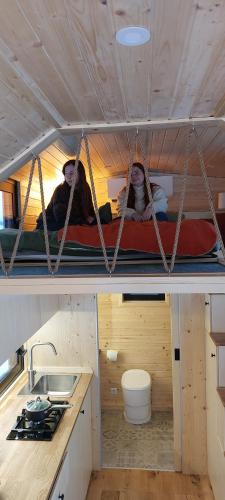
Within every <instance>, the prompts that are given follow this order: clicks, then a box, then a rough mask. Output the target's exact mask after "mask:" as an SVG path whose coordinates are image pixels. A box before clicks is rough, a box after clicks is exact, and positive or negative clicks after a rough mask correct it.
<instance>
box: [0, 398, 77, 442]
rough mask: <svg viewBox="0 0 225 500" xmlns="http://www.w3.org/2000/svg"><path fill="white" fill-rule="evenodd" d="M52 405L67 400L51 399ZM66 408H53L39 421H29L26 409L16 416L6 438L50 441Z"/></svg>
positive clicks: (65, 402) (64, 402)
mask: <svg viewBox="0 0 225 500" xmlns="http://www.w3.org/2000/svg"><path fill="white" fill-rule="evenodd" d="M51 403H52V405H57V404H60V405H62V404H67V403H68V401H62V400H60V401H52V400H51ZM65 410H66V408H55V407H54V409H52V410H51V411H50V413H49V414H48V416H47V417H45V418H44V419H43V420H41V421H40V422H32V421H29V420H28V419H27V417H26V410H25V409H23V410H22V413H21V415H18V416H17V418H16V423H15V426H14V427H13V428H12V429H11V431H10V433H9V434H8V436H7V438H6V439H9V440H14V439H16V440H20V441H51V439H52V437H53V434H54V432H55V431H56V429H57V427H58V425H59V422H60V420H61V418H62V416H63V414H64V412H65Z"/></svg>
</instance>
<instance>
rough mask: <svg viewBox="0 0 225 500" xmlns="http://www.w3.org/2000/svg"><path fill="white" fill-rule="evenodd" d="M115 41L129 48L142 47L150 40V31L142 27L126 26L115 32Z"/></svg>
mask: <svg viewBox="0 0 225 500" xmlns="http://www.w3.org/2000/svg"><path fill="white" fill-rule="evenodd" d="M116 40H117V42H118V43H120V44H121V45H127V46H129V47H134V46H136V45H143V44H144V43H146V42H148V41H149V40H150V31H149V30H148V29H147V28H143V27H142V26H127V27H126V28H122V29H121V30H119V31H117V33H116Z"/></svg>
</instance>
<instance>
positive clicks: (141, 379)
mask: <svg viewBox="0 0 225 500" xmlns="http://www.w3.org/2000/svg"><path fill="white" fill-rule="evenodd" d="M121 386H122V391H123V400H124V407H125V408H124V417H125V420H126V421H127V422H130V423H131V424H145V423H146V422H149V420H150V418H151V404H150V401H151V377H150V375H149V373H148V372H146V371H145V370H137V369H133V370H127V371H126V372H124V373H123V375H122V379H121Z"/></svg>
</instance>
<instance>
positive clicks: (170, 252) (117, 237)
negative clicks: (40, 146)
mask: <svg viewBox="0 0 225 500" xmlns="http://www.w3.org/2000/svg"><path fill="white" fill-rule="evenodd" d="M192 134H193V136H194V138H195V142H196V148H197V152H198V156H199V162H200V167H201V171H202V177H203V180H204V183H205V187H206V192H207V196H208V201H209V207H210V210H211V213H212V220H213V223H214V225H212V224H210V223H209V222H207V221H201V220H196V219H195V220H190V219H189V220H182V213H183V204H184V197H185V189H186V179H187V174H188V167H189V158H188V155H187V157H186V160H185V162H184V172H183V187H182V192H181V199H180V207H179V212H178V214H177V221H176V222H174V223H172V222H158V221H157V220H156V214H155V213H154V210H152V217H153V218H152V220H151V221H148V222H145V223H143V222H142V223H136V222H134V221H125V217H124V214H122V216H121V219H119V220H115V221H112V222H111V223H110V224H105V225H102V224H101V220H100V216H99V210H98V206H97V201H96V193H95V186H94V179H93V173H92V167H91V161H90V153H89V147H88V141H87V137H86V136H84V135H83V133H82V136H81V138H80V143H79V147H78V153H77V158H76V163H75V168H74V177H73V182H72V186H71V191H70V199H69V203H68V208H67V214H66V220H65V225H64V228H63V229H62V230H60V231H59V232H57V233H55V232H51V233H49V232H48V229H47V222H46V215H45V204H44V196H43V183H42V172H41V160H40V158H39V157H38V156H37V157H36V156H33V160H32V165H31V171H30V176H29V182H28V188H27V194H26V198H25V203H24V209H23V214H22V217H21V222H20V226H19V229H18V231H17V230H14V232H13V231H12V232H10V230H9V231H8V232H7V230H5V231H4V230H3V231H0V261H1V272H0V279H1V280H2V281H4V282H6V281H9V278H14V279H18V278H25V277H28V276H29V278H31V279H32V278H36V279H38V277H44V278H45V279H49V277H50V278H52V277H54V278H55V279H56V278H58V277H59V278H62V277H66V278H71V279H73V278H74V279H76V278H79V280H80V279H83V278H84V279H86V278H87V279H90V278H91V279H92V278H94V279H95V278H96V279H97V280H98V282H99V283H100V281H101V280H103V281H104V280H105V279H109V278H110V280H111V283H112V280H113V279H114V278H115V279H117V278H121V279H124V278H126V279H128V280H132V279H135V278H139V277H140V278H141V280H142V281H143V280H144V281H145V278H146V279H147V280H149V279H150V280H151V277H152V278H154V279H155V278H156V277H157V279H158V278H160V277H163V279H164V278H165V277H166V279H168V280H171V278H172V276H177V277H179V276H186V275H187V276H192V277H196V276H209V275H211V276H218V277H220V278H222V279H224V276H223V275H224V273H225V267H224V262H225V248H224V243H223V239H222V236H221V233H220V229H219V226H218V222H217V218H216V214H215V209H214V206H213V202H212V196H211V192H210V187H209V183H208V180H207V175H206V169H205V165H204V160H203V156H202V152H201V149H200V146H199V143H198V140H197V139H198V136H197V132H196V130H195V129H194V127H193V128H192V130H190V129H188V133H187V151H188V150H189V146H190V138H191V135H192ZM82 140H84V142H85V147H86V153H87V162H88V169H89V177H90V182H91V190H92V196H93V202H94V208H95V214H96V220H97V225H96V226H91V227H86V226H69V217H70V211H71V207H72V197H73V193H74V188H75V177H76V172H77V166H78V160H79V154H80V149H81V142H82ZM137 140H138V133H137V134H136V137H135V140H134V141H133V144H134V149H137V148H136V146H137ZM140 148H141V150H142V144H140ZM142 155H143V158H144V152H143V150H142ZM36 161H37V163H38V173H39V181H40V193H41V205H42V216H43V226H44V230H43V231H40V232H38V231H33V232H26V231H23V223H24V218H25V214H26V209H27V206H28V198H29V193H30V188H31V183H32V177H33V173H34V167H35V163H36ZM132 163H133V158H131V161H130V164H129V171H128V182H127V187H126V201H127V198H128V191H129V185H130V177H131V176H130V173H131V168H132ZM144 169H145V179H146V185H147V188H148V196H149V200H150V203H152V201H153V200H152V193H151V188H150V182H149V172H148V171H147V168H146V167H145V164H144ZM218 242H219V246H220V249H221V253H222V259H221V258H218V255H216V254H215V248H216V246H217V245H218ZM4 278H6V279H4Z"/></svg>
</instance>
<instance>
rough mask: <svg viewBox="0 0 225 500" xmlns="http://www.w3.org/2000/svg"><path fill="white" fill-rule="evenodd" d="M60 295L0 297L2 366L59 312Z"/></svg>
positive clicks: (0, 353) (0, 362) (0, 357)
mask: <svg viewBox="0 0 225 500" xmlns="http://www.w3.org/2000/svg"><path fill="white" fill-rule="evenodd" d="M58 307H59V303H58V295H48V296H41V295H31V296H29V295H23V296H20V295H15V296H14V295H2V296H1V297H0V364H2V363H3V362H4V361H6V360H7V359H8V358H9V357H10V356H11V355H12V354H13V353H14V352H15V351H16V350H17V349H18V348H19V347H20V346H21V345H22V344H23V343H24V342H25V341H26V340H27V339H28V338H29V337H30V336H31V335H33V334H34V332H36V331H37V330H38V329H39V328H40V327H41V326H42V325H43V324H44V323H46V322H47V321H48V320H49V318H51V317H52V316H53V315H54V314H55V312H56V311H57V310H58Z"/></svg>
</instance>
